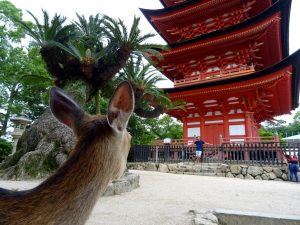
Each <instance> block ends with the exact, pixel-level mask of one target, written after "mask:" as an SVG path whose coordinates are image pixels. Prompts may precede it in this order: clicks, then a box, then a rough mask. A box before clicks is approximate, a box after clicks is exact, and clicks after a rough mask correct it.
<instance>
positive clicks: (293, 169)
mask: <svg viewBox="0 0 300 225" xmlns="http://www.w3.org/2000/svg"><path fill="white" fill-rule="evenodd" d="M289 170H290V181H291V182H292V181H293V176H295V179H296V182H297V183H298V182H299V177H298V170H299V162H298V159H297V157H296V156H292V157H291V158H290V159H289Z"/></svg>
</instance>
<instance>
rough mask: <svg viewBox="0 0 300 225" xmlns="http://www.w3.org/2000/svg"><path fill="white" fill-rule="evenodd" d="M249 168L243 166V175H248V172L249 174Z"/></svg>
mask: <svg viewBox="0 0 300 225" xmlns="http://www.w3.org/2000/svg"><path fill="white" fill-rule="evenodd" d="M247 169H248V168H247V167H243V168H242V174H243V175H246V174H247Z"/></svg>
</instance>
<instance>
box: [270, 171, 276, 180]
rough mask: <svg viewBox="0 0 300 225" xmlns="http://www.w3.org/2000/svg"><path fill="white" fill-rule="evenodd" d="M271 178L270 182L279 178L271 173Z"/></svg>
mask: <svg viewBox="0 0 300 225" xmlns="http://www.w3.org/2000/svg"><path fill="white" fill-rule="evenodd" d="M269 177H270V180H275V179H276V178H277V176H276V175H275V173H273V172H271V173H269Z"/></svg>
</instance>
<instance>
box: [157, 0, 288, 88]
mask: <svg viewBox="0 0 300 225" xmlns="http://www.w3.org/2000/svg"><path fill="white" fill-rule="evenodd" d="M282 2H284V1H281V2H279V3H278V4H275V5H274V6H273V7H271V8H270V9H269V10H267V11H265V12H264V13H262V14H261V15H259V16H256V17H254V18H252V19H249V20H247V21H245V22H243V23H240V24H237V25H234V26H232V27H229V28H227V29H226V30H220V31H215V32H212V33H209V34H206V35H202V36H199V37H197V38H194V39H192V40H189V41H185V42H182V43H180V44H176V45H174V46H173V47H172V49H171V50H170V51H166V52H163V56H164V59H163V60H162V61H160V62H158V63H157V65H156V67H157V68H160V69H161V70H162V72H163V73H164V75H166V76H167V77H168V78H169V79H171V80H173V81H175V85H176V84H177V83H178V84H179V85H181V84H185V83H187V84H188V83H189V82H185V81H184V79H187V81H188V79H190V77H193V78H192V80H193V81H197V82H207V78H213V77H219V78H222V77H223V76H222V74H224V76H225V77H226V76H227V75H228V74H229V75H230V76H231V75H234V74H233V73H231V72H230V71H231V69H230V68H229V69H228V67H232V66H230V65H244V67H245V72H254V71H258V70H261V69H264V68H267V67H269V66H271V65H274V64H276V63H277V62H279V61H280V60H281V59H283V58H285V57H286V56H288V22H289V20H288V16H289V9H290V8H289V6H288V4H283V3H282ZM285 2H286V1H285ZM274 46H276V47H274ZM212 52H213V54H212ZM270 52H272V54H270ZM212 57H215V58H212ZM212 60H215V63H213V62H212ZM249 66H250V67H251V66H253V68H252V69H251V68H250V67H249ZM233 67H235V66H233ZM216 69H217V71H216V72H215V73H213V74H212V73H210V72H209V71H210V70H212V72H214V71H213V70H216ZM250 70H252V71H250ZM207 71H208V72H207ZM233 71H234V68H233ZM218 73H219V74H218ZM220 74H221V75H220ZM241 74H243V72H241V73H240V72H239V73H237V75H241ZM219 75H220V76H219ZM176 80H177V81H178V82H176ZM181 80H183V82H180V81H181Z"/></svg>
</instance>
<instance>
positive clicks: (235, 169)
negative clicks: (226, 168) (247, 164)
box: [230, 165, 242, 175]
mask: <svg viewBox="0 0 300 225" xmlns="http://www.w3.org/2000/svg"><path fill="white" fill-rule="evenodd" d="M230 171H231V173H232V174H235V175H238V174H241V172H242V168H241V166H239V165H231V166H230Z"/></svg>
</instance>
